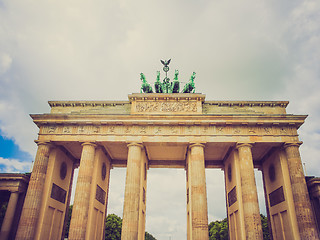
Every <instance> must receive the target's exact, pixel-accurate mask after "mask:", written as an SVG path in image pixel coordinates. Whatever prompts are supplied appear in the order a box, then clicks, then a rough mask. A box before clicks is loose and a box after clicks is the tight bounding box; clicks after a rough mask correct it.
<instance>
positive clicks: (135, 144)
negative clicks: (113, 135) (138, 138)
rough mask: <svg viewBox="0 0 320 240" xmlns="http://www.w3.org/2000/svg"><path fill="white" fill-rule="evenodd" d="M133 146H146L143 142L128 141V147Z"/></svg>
mask: <svg viewBox="0 0 320 240" xmlns="http://www.w3.org/2000/svg"><path fill="white" fill-rule="evenodd" d="M131 146H137V147H140V148H141V149H143V148H144V146H143V144H142V143H141V142H128V143H127V147H128V148H129V147H131Z"/></svg>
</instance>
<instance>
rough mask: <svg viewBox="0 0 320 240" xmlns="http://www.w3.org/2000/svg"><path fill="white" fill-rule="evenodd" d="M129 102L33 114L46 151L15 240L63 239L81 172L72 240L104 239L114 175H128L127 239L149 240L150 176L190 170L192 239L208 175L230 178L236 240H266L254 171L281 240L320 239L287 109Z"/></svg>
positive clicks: (264, 104) (60, 106)
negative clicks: (214, 171)
mask: <svg viewBox="0 0 320 240" xmlns="http://www.w3.org/2000/svg"><path fill="white" fill-rule="evenodd" d="M128 98H129V101H50V102H49V104H50V107H51V112H50V113H46V114H34V115H31V117H32V119H33V121H34V123H35V124H36V125H37V126H38V127H39V136H38V139H37V141H36V143H37V144H38V151H37V155H36V158H35V161H34V167H33V172H32V174H31V178H30V183H29V187H28V190H27V195H26V199H25V203H24V207H23V210H22V215H21V218H20V223H19V227H18V231H17V236H16V239H61V238H62V236H63V232H64V229H65V221H66V220H65V219H66V213H67V209H68V206H69V203H70V193H71V183H72V178H73V172H74V169H75V168H77V167H78V168H79V175H78V179H77V184H76V191H75V198H74V205H73V213H72V218H71V223H70V231H69V239H103V237H104V235H103V233H104V226H105V217H106V211H107V203H108V189H109V176H110V171H112V168H115V167H126V171H127V173H126V185H125V194H124V207H123V225H122V239H126V240H127V239H130V240H136V239H144V232H145V219H146V204H147V199H146V192H147V173H148V169H149V168H157V167H161V168H163V167H167V168H183V169H185V171H186V183H187V184H186V202H184V203H181V204H185V205H186V216H187V239H190V240H191V239H196V240H204V239H208V214H207V192H206V177H205V168H220V169H223V170H224V173H225V191H226V205H227V216H228V224H229V236H230V239H262V227H261V221H260V211H259V205H258V197H257V188H256V181H255V175H254V168H258V169H259V170H260V171H262V173H263V183H264V190H265V196H266V207H267V214H268V219H269V221H270V227H271V232H272V236H273V239H303V240H305V239H318V232H317V229H316V225H315V220H314V214H313V211H312V209H311V204H310V201H309V196H308V190H307V187H306V182H305V177H304V173H303V168H302V164H301V159H300V154H299V146H300V144H301V142H300V141H299V138H298V134H297V130H298V128H299V127H300V126H301V125H302V124H303V123H304V120H305V118H306V116H305V115H292V114H287V113H286V107H287V105H288V102H285V101H205V95H203V94H198V93H136V94H130V95H129V96H128ZM173 217H174V216H173Z"/></svg>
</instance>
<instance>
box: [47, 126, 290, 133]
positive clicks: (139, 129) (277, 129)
mask: <svg viewBox="0 0 320 240" xmlns="http://www.w3.org/2000/svg"><path fill="white" fill-rule="evenodd" d="M41 134H49V135H51V134H52V135H59V134H63V135H65V134H66V135H71V134H75V135H88V134H93V135H147V136H152V135H160V136H161V135H163V136H164V135H177V136H179V135H180V136H184V135H191V136H199V135H201V136H219V135H220V136H250V135H254V136H265V135H275V136H291V135H294V132H292V131H290V128H288V127H283V126H259V125H258V126H246V125H245V126H243V125H194V124H193V125H187V124H186V125H178V124H177V125H150V124H148V125H119V124H113V125H93V124H90V125H76V124H64V125H48V126H43V127H42V128H41Z"/></svg>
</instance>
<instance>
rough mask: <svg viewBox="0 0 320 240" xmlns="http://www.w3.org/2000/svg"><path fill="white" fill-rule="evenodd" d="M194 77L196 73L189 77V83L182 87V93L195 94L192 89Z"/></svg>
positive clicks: (193, 88)
mask: <svg viewBox="0 0 320 240" xmlns="http://www.w3.org/2000/svg"><path fill="white" fill-rule="evenodd" d="M195 77H196V73H195V72H193V73H192V75H191V77H190V80H189V82H187V84H186V85H184V88H183V91H182V92H183V93H191V92H192V93H194V92H195V90H196V89H195V87H194V79H195Z"/></svg>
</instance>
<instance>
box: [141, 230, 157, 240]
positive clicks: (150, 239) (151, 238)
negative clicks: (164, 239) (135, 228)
mask: <svg viewBox="0 0 320 240" xmlns="http://www.w3.org/2000/svg"><path fill="white" fill-rule="evenodd" d="M144 239H145V240H157V239H156V238H155V237H154V236H152V235H151V234H150V233H148V232H146V233H145V238H144Z"/></svg>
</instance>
